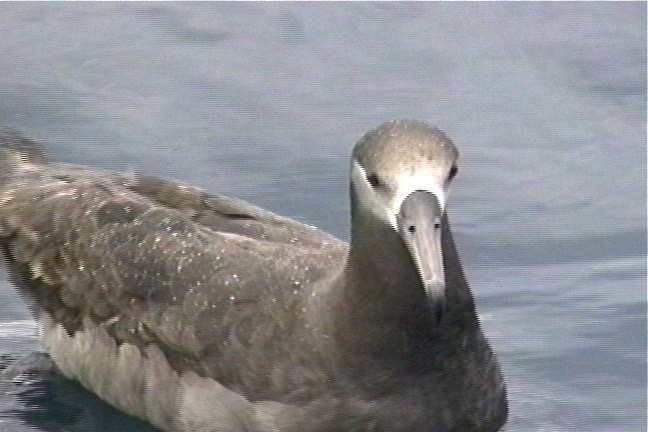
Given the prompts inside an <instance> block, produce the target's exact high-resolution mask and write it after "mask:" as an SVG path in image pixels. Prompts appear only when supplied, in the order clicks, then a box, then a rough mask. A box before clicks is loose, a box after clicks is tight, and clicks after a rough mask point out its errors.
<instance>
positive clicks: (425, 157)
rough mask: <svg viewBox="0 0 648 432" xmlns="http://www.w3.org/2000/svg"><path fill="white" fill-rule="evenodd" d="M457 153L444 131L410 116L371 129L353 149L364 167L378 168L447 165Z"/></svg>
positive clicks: (354, 154) (354, 155)
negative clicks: (412, 119)
mask: <svg viewBox="0 0 648 432" xmlns="http://www.w3.org/2000/svg"><path fill="white" fill-rule="evenodd" d="M458 155H459V154H458V151H457V149H456V147H455V146H454V144H453V143H452V141H451V140H450V139H449V138H448V137H447V136H446V135H445V134H444V133H443V132H442V131H440V130H439V129H437V128H435V127H432V126H430V125H428V124H426V123H423V122H418V121H409V120H401V121H394V122H389V123H385V124H383V125H381V126H379V127H378V128H376V129H374V130H372V131H370V132H368V133H367V134H366V135H365V136H364V137H363V138H362V139H361V140H360V141H359V142H358V144H357V145H356V146H355V148H354V150H353V157H354V158H355V159H356V160H357V161H358V162H359V163H360V164H361V165H362V166H363V167H365V168H366V169H368V170H369V169H370V170H377V171H384V170H387V169H390V168H392V169H393V168H394V167H398V166H402V167H404V166H412V165H427V166H445V165H449V164H452V163H453V162H454V161H455V160H456V159H457V157H458Z"/></svg>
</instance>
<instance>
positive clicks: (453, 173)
mask: <svg viewBox="0 0 648 432" xmlns="http://www.w3.org/2000/svg"><path fill="white" fill-rule="evenodd" d="M458 172H459V168H457V166H456V165H453V166H452V168H450V174H448V181H450V180H452V179H453V178H454V177H455V176H456V175H457V173H458Z"/></svg>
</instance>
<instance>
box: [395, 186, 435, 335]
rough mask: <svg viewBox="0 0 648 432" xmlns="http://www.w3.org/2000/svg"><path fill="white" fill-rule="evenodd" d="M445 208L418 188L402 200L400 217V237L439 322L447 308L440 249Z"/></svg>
mask: <svg viewBox="0 0 648 432" xmlns="http://www.w3.org/2000/svg"><path fill="white" fill-rule="evenodd" d="M442 218H443V209H442V208H441V205H440V204H439V200H438V198H437V197H436V196H435V195H434V194H433V193H432V192H428V191H422V190H417V191H414V192H412V193H410V194H409V195H408V196H407V197H406V198H405V199H404V200H403V202H402V204H401V207H400V211H399V213H398V216H397V221H398V228H399V233H400V236H401V237H402V238H403V241H404V242H405V245H406V246H407V249H408V250H409V253H410V255H411V256H412V259H413V260H414V264H415V265H416V268H417V270H418V273H419V276H420V277H421V282H422V283H423V288H424V289H425V294H426V296H427V299H428V304H429V306H430V311H431V313H432V315H433V318H434V320H435V322H436V323H437V324H438V323H439V322H440V321H441V318H442V316H443V313H444V309H445V275H444V271H443V251H442V249H441V219H442Z"/></svg>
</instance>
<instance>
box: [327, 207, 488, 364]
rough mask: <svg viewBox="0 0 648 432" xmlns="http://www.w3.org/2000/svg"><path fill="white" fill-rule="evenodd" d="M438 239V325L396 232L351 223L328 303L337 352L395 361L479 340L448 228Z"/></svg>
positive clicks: (383, 226) (375, 225) (377, 224)
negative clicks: (441, 311) (441, 276)
mask: <svg viewBox="0 0 648 432" xmlns="http://www.w3.org/2000/svg"><path fill="white" fill-rule="evenodd" d="M444 222H445V228H444V232H443V235H442V238H443V240H442V241H443V254H444V267H445V275H446V296H447V312H446V315H445V316H444V318H443V320H442V322H441V324H440V325H436V323H434V322H433V321H432V314H431V313H430V311H429V308H428V302H427V299H426V295H425V290H424V289H423V286H422V284H421V281H420V276H419V274H418V272H417V270H416V267H415V265H414V262H413V260H412V258H411V256H410V254H409V252H408V251H407V249H406V247H405V245H404V243H403V241H402V240H401V238H400V236H399V235H398V233H396V232H395V231H394V230H393V229H392V228H391V227H390V226H388V225H386V224H384V223H381V222H380V221H375V220H371V219H369V220H368V221H365V222H364V223H361V224H359V223H354V224H352V226H353V227H354V228H353V232H352V235H351V247H350V251H349V255H348V259H347V265H346V268H345V270H344V272H343V274H342V275H341V277H342V279H343V280H342V281H341V283H340V284H339V285H338V286H340V287H341V288H340V290H339V291H338V292H337V294H336V295H335V297H334V298H332V299H331V300H332V301H333V302H332V306H333V311H332V316H333V317H334V320H333V323H332V326H333V328H334V332H333V333H334V337H335V340H336V342H337V343H338V344H339V346H340V348H341V349H342V350H343V351H349V352H353V353H356V354H357V355H358V356H359V357H362V356H363V355H364V356H372V357H374V358H386V359H396V360H397V361H400V362H402V359H398V357H401V356H404V357H417V356H418V355H419V354H421V353H420V352H418V350H425V351H426V353H425V355H427V353H428V352H438V351H437V350H435V349H434V348H433V347H434V346H437V345H447V344H450V345H454V344H455V343H464V342H465V340H464V341H463V342H461V339H466V338H468V339H471V338H472V337H473V336H475V337H478V336H479V325H478V321H477V318H476V315H475V310H474V305H473V300H472V296H471V294H470V290H469V288H468V285H467V284H466V281H465V279H464V276H463V273H462V269H461V264H460V263H459V258H458V256H457V253H456V250H455V246H454V242H453V240H452V235H451V232H450V227H449V224H448V222H447V220H445V221H444Z"/></svg>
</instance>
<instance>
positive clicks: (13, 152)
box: [0, 128, 49, 185]
mask: <svg viewBox="0 0 648 432" xmlns="http://www.w3.org/2000/svg"><path fill="white" fill-rule="evenodd" d="M48 162H49V158H48V157H47V155H46V154H45V152H44V151H43V150H42V149H41V146H40V144H38V143H37V142H35V141H32V140H30V139H28V138H25V137H23V136H22V135H20V133H19V132H17V131H16V130H14V129H8V128H3V129H0V185H1V184H2V183H3V181H4V180H6V179H8V178H10V177H11V176H12V175H14V174H15V173H16V172H17V171H18V170H20V168H21V166H24V165H25V164H36V165H40V164H46V163H48Z"/></svg>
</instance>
